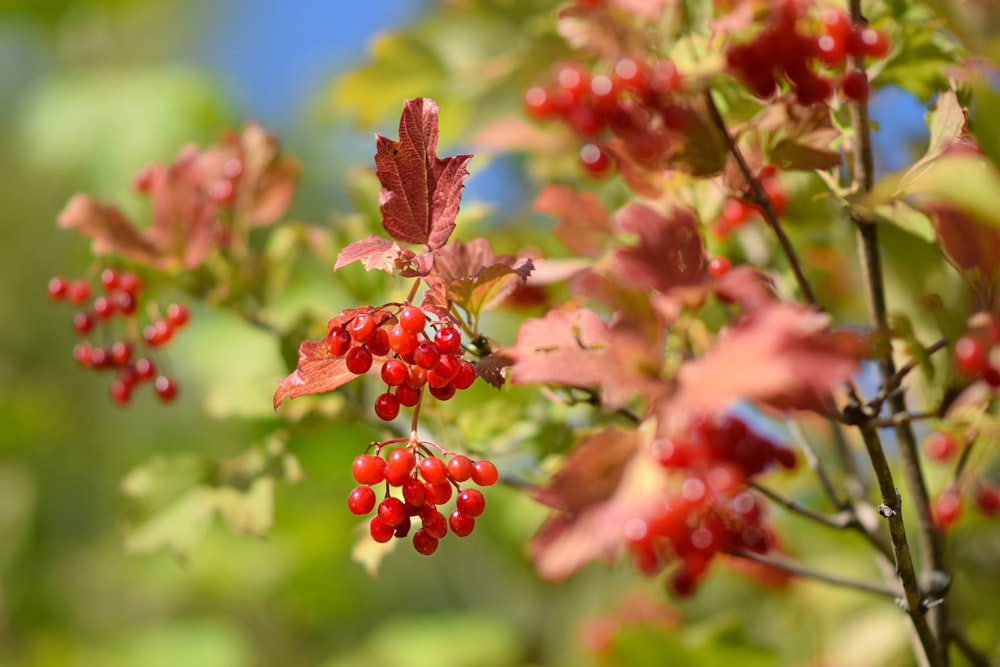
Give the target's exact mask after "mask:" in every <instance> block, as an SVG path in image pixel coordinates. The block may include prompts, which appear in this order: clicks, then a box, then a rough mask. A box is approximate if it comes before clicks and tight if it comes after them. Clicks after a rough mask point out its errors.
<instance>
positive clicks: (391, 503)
mask: <svg viewBox="0 0 1000 667" xmlns="http://www.w3.org/2000/svg"><path fill="white" fill-rule="evenodd" d="M378 518H379V519H381V520H382V522H383V523H385V524H387V525H389V526H392V527H393V528H395V527H397V526H399V525H400V524H401V523H403V520H404V519H407V518H409V517H408V516H407V514H406V505H404V504H403V501H402V500H400V499H399V498H395V497H393V496H389V497H388V498H386V499H385V500H383V501H382V502H381V503H379V506H378Z"/></svg>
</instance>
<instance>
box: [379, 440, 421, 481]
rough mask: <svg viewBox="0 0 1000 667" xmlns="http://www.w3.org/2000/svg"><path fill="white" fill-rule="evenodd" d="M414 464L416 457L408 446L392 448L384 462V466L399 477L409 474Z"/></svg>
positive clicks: (415, 463)
mask: <svg viewBox="0 0 1000 667" xmlns="http://www.w3.org/2000/svg"><path fill="white" fill-rule="evenodd" d="M416 465H417V459H416V457H415V456H414V455H413V452H412V451H411V450H410V448H409V447H400V448H398V449H394V450H393V451H392V453H391V454H389V459H388V461H387V462H386V466H387V467H388V468H390V469H392V471H393V472H394V473H395V474H396V475H398V476H400V477H403V476H405V475H409V474H410V473H411V472H413V468H414V467H415V466H416Z"/></svg>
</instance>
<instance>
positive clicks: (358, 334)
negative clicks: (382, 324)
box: [347, 313, 375, 343]
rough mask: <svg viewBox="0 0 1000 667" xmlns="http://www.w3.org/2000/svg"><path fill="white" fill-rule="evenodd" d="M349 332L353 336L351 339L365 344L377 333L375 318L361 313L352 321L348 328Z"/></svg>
mask: <svg viewBox="0 0 1000 667" xmlns="http://www.w3.org/2000/svg"><path fill="white" fill-rule="evenodd" d="M347 331H348V332H349V333H350V334H351V338H353V339H354V340H356V341H358V342H359V343H364V342H365V341H367V340H368V339H369V338H371V337H372V334H374V333H375V318H374V317H372V316H371V315H367V314H365V313H361V314H360V315H358V316H356V317H355V318H354V319H353V320H351V323H350V324H349V325H348V326H347Z"/></svg>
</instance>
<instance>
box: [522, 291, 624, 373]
mask: <svg viewBox="0 0 1000 667" xmlns="http://www.w3.org/2000/svg"><path fill="white" fill-rule="evenodd" d="M504 352H505V353H506V354H508V356H511V357H512V358H513V359H514V365H513V367H512V368H511V370H510V375H509V377H510V381H511V383H512V384H555V385H560V386H564V387H577V388H591V389H596V388H599V387H600V386H601V382H602V381H603V380H604V379H605V378H606V377H608V375H609V374H611V373H614V372H615V368H614V361H613V358H612V356H611V354H609V347H608V326H607V324H606V323H605V322H604V321H602V320H601V318H600V317H598V316H597V314H596V313H595V312H593V311H591V310H587V309H586V308H581V309H579V310H575V311H572V312H569V313H563V312H559V311H552V312H550V313H548V314H547V315H546V316H545V317H543V318H538V319H530V320H526V321H525V322H524V323H523V324H522V325H521V328H520V330H518V332H517V338H516V340H515V342H514V347H513V348H512V349H511V350H505V351H504Z"/></svg>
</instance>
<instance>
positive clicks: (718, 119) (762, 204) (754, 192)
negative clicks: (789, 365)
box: [705, 89, 819, 307]
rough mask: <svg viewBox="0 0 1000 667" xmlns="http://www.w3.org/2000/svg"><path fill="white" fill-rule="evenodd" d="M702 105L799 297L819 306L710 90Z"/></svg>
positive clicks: (767, 198) (772, 210)
mask: <svg viewBox="0 0 1000 667" xmlns="http://www.w3.org/2000/svg"><path fill="white" fill-rule="evenodd" d="M705 106H706V108H707V110H708V115H709V117H710V118H711V120H712V122H713V123H714V124H715V127H716V128H717V129H718V130H719V132H721V133H722V136H723V138H724V140H725V142H726V148H727V149H728V150H729V154H730V155H732V156H733V160H735V161H736V165H737V166H738V167H739V170H740V173H741V174H742V175H743V178H745V179H746V181H747V183H748V184H749V185H750V197H751V199H752V200H753V203H754V204H756V205H757V206H758V207H759V208H760V210H761V212H762V213H763V214H764V220H765V221H766V222H767V226H768V227H770V228H771V231H773V232H774V234H775V236H777V237H778V243H780V244H781V249H782V251H784V253H785V258H786V259H787V260H788V264H789V265H790V266H791V268H792V272H793V273H794V274H795V281H796V282H797V283H798V285H799V290H800V291H801V292H802V296H803V297H804V298H805V300H806V301H808V302H809V303H810V304H811V305H813V306H817V307H819V303H818V302H817V301H816V295H815V294H813V291H812V287H811V286H810V285H809V281H808V280H807V279H806V275H805V272H804V271H803V270H802V262H800V261H799V256H798V254H797V253H796V252H795V248H793V247H792V242H791V241H790V240H789V239H788V235H787V234H785V230H784V228H783V227H782V226H781V221H779V220H778V215H777V213H775V212H774V207H773V206H771V200H770V198H769V197H768V196H767V193H766V192H765V191H764V186H763V185H761V183H760V180H759V179H758V178H757V176H756V175H755V174H754V173H753V171H752V170H751V169H750V165H748V164H747V161H746V159H745V158H744V157H743V153H742V152H741V151H740V147H739V146H738V145H737V144H736V140H735V139H734V138H733V136H732V135H731V134H729V128H728V127H726V121H725V120H724V119H723V118H722V114H721V113H720V112H719V107H718V106H716V104H715V98H714V97H712V91H711V90H710V89H709V90H706V91H705Z"/></svg>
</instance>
